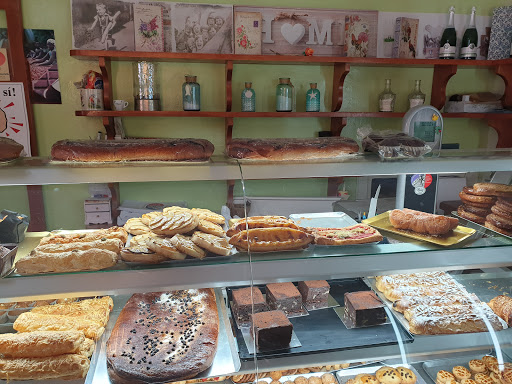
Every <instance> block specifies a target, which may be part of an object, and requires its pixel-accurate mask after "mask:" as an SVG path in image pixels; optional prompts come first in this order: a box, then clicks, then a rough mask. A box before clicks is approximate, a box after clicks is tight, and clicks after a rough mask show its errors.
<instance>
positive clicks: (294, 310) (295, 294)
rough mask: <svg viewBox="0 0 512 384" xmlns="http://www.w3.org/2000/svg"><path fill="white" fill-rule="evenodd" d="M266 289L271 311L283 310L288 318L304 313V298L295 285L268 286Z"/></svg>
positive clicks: (276, 284)
mask: <svg viewBox="0 0 512 384" xmlns="http://www.w3.org/2000/svg"><path fill="white" fill-rule="evenodd" d="M266 289H267V304H268V306H269V307H270V309H275V310H281V311H283V312H284V313H286V315H287V316H289V315H295V314H300V313H301V312H302V296H301V295H300V292H299V291H298V290H297V288H295V285H293V283H273V284H267V285H266Z"/></svg>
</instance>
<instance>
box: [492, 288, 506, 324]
mask: <svg viewBox="0 0 512 384" xmlns="http://www.w3.org/2000/svg"><path fill="white" fill-rule="evenodd" d="M489 307H491V309H492V310H493V311H494V313H496V314H497V315H498V316H499V317H501V318H502V319H503V320H505V322H506V323H507V324H508V325H509V326H512V298H510V297H508V296H504V295H499V296H496V297H495V298H494V299H492V300H491V301H490V302H489Z"/></svg>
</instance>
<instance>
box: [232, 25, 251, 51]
mask: <svg viewBox="0 0 512 384" xmlns="http://www.w3.org/2000/svg"><path fill="white" fill-rule="evenodd" d="M236 43H237V45H238V47H242V48H244V49H253V48H254V47H255V44H254V43H253V42H252V41H251V40H249V38H248V37H247V30H246V27H244V26H243V25H241V26H239V27H238V28H237V29H236Z"/></svg>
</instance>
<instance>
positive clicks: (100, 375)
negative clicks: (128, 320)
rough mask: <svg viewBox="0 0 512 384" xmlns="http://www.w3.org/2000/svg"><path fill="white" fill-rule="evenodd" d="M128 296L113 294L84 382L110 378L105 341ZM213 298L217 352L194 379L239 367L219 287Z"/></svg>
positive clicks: (102, 382) (99, 383)
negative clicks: (106, 323)
mask: <svg viewBox="0 0 512 384" xmlns="http://www.w3.org/2000/svg"><path fill="white" fill-rule="evenodd" d="M129 298H130V296H129V295H123V296H115V297H113V299H114V310H113V311H112V314H111V316H110V320H109V323H108V325H107V328H106V330H105V334H104V341H103V343H102V345H101V349H100V350H99V353H98V358H97V362H95V364H94V366H93V365H92V361H91V368H90V369H89V374H88V375H87V379H86V381H85V384H108V383H110V379H109V377H108V372H107V345H106V344H107V343H106V341H107V340H108V338H109V337H110V334H111V332H112V329H113V328H114V325H115V323H116V321H117V318H118V316H119V314H120V313H121V310H122V309H123V307H124V305H125V304H126V302H127V301H128V299H129ZM215 298H216V301H217V311H218V313H219V338H218V344H217V353H216V354H215V358H214V360H213V363H212V365H211V367H210V368H209V369H207V370H206V371H204V372H201V373H200V374H199V375H197V376H196V377H194V379H200V378H205V377H217V376H225V375H229V374H231V373H234V372H237V371H238V370H239V369H240V359H239V358H238V353H237V350H236V342H235V339H234V337H233V333H232V332H231V328H230V323H229V319H228V314H227V309H226V307H225V305H224V300H223V296H222V291H221V289H220V288H215Z"/></svg>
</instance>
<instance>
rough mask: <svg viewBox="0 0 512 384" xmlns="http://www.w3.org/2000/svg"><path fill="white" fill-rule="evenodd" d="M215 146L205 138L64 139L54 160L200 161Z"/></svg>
mask: <svg viewBox="0 0 512 384" xmlns="http://www.w3.org/2000/svg"><path fill="white" fill-rule="evenodd" d="M214 149H215V147H214V146H213V144H212V143H210V142H209V141H208V140H203V139H129V140H61V141H58V142H56V143H55V144H53V146H52V159H53V160H62V161H100V162H115V161H194V160H195V161H201V160H208V159H209V158H210V156H211V155H212V154H213V151H214Z"/></svg>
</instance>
